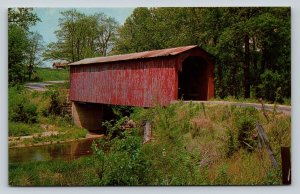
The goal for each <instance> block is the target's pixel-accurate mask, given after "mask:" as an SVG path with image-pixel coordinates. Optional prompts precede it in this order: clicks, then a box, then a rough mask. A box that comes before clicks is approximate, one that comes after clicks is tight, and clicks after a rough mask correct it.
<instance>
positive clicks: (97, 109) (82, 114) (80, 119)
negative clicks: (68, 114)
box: [72, 102, 103, 131]
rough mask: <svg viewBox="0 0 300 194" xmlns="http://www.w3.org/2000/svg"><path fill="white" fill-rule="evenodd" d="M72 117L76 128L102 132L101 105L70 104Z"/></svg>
mask: <svg viewBox="0 0 300 194" xmlns="http://www.w3.org/2000/svg"><path fill="white" fill-rule="evenodd" d="M72 117H73V122H74V124H75V125H76V126H78V127H82V128H85V129H87V130H89V131H95V130H102V129H103V127H102V122H103V105H102V104H96V103H80V102H72Z"/></svg>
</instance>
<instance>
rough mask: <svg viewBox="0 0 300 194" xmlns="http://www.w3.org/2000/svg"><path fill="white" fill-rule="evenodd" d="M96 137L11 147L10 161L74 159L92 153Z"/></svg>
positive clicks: (11, 162) (12, 162)
mask: <svg viewBox="0 0 300 194" xmlns="http://www.w3.org/2000/svg"><path fill="white" fill-rule="evenodd" d="M94 140H95V139H85V140H79V141H73V142H67V143H59V144H50V145H42V146H31V147H20V148H9V152H8V156H9V157H8V158H9V163H10V164H14V163H25V162H37V161H49V160H58V159H59V160H74V159H77V158H79V157H82V156H88V155H91V154H92V148H91V146H92V143H93V141H94Z"/></svg>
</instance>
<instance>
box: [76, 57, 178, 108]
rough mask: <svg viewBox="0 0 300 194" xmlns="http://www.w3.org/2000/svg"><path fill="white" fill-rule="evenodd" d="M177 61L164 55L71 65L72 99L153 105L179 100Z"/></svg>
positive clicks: (128, 104)
mask: <svg viewBox="0 0 300 194" xmlns="http://www.w3.org/2000/svg"><path fill="white" fill-rule="evenodd" d="M176 63H177V61H176V58H175V57H161V58H152V59H140V60H131V61H117V62H112V63H104V64H89V65H80V66H71V69H70V72H71V78H70V82H71V87H70V100H71V101H78V102H90V103H102V104H114V105H126V106H141V107H152V106H154V105H155V104H156V103H157V104H160V105H168V104H169V103H170V102H171V101H172V100H177V90H178V86H177V82H176V79H177V71H176V66H177V64H176Z"/></svg>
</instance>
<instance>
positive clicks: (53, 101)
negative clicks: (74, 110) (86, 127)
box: [44, 90, 68, 116]
mask: <svg viewBox="0 0 300 194" xmlns="http://www.w3.org/2000/svg"><path fill="white" fill-rule="evenodd" d="M46 95H50V103H49V107H48V112H45V111H44V115H45V116H47V115H49V114H50V115H56V116H66V115H68V109H67V98H66V96H65V95H64V94H62V92H60V91H58V90H50V91H48V93H47V94H46Z"/></svg>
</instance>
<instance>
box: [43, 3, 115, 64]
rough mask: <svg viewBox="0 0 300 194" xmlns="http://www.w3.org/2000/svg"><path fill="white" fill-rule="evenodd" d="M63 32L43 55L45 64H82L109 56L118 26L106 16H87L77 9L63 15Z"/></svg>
mask: <svg viewBox="0 0 300 194" xmlns="http://www.w3.org/2000/svg"><path fill="white" fill-rule="evenodd" d="M61 15H62V17H61V18H60V19H59V26H60V29H59V30H57V31H56V32H55V34H56V37H57V42H52V43H50V44H49V45H48V48H47V49H46V51H45V52H44V53H43V57H44V59H45V60H49V59H50V60H53V59H54V60H55V59H59V60H67V61H69V62H74V61H78V60H81V59H84V58H89V57H96V56H105V55H107V54H108V52H109V50H110V49H111V41H112V39H113V38H114V37H115V36H116V29H117V27H118V23H117V22H116V21H115V19H113V18H111V17H107V16H106V15H104V14H102V13H98V14H94V15H85V14H83V13H81V12H79V11H77V10H76V9H71V10H67V11H64V12H61Z"/></svg>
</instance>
